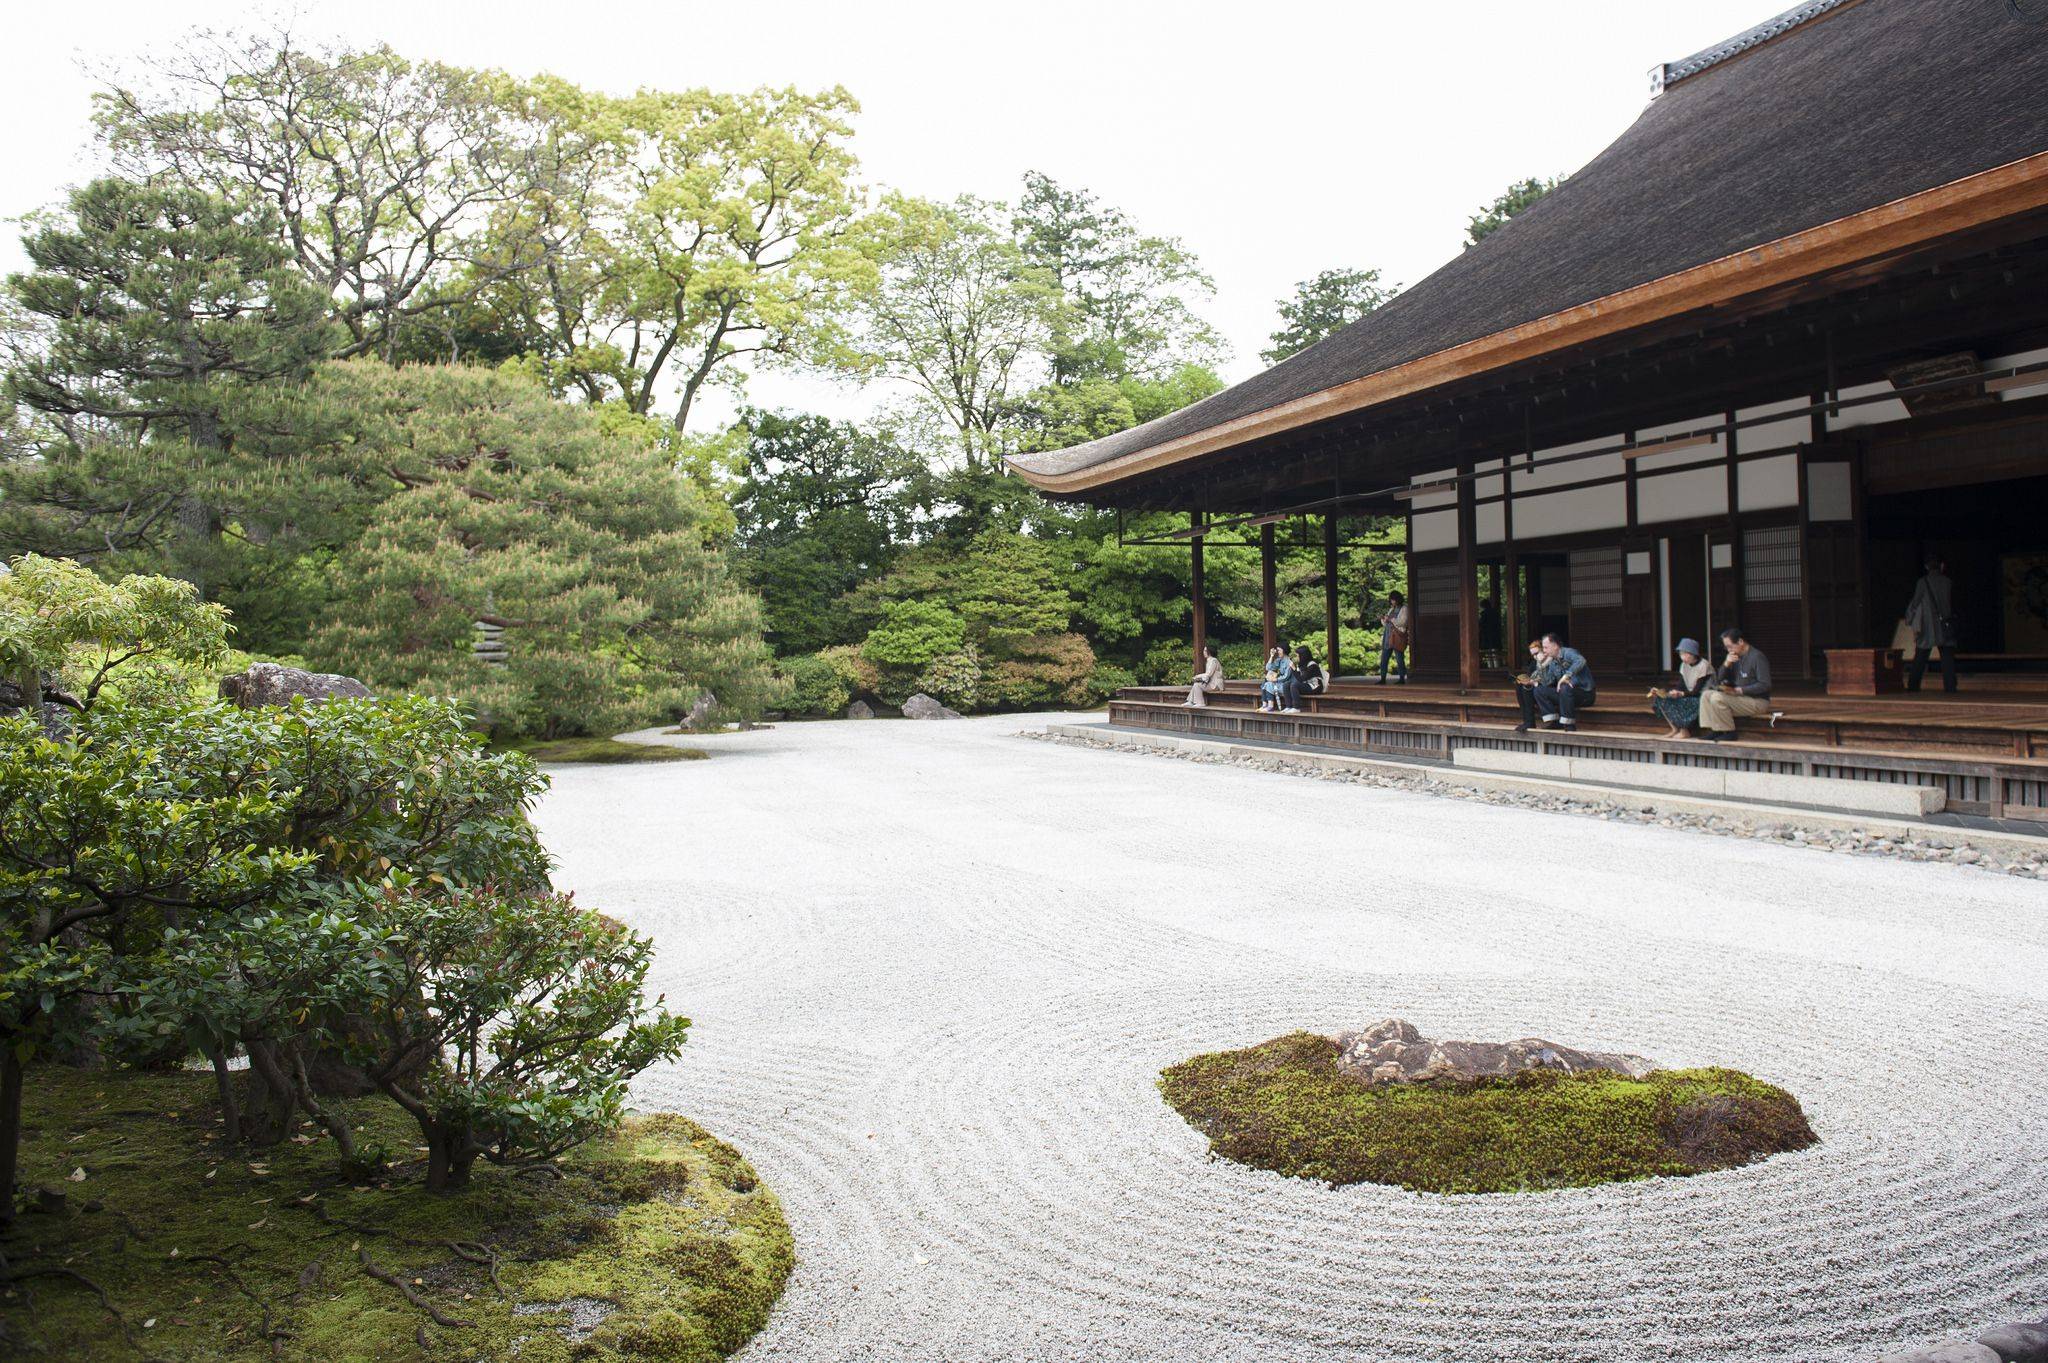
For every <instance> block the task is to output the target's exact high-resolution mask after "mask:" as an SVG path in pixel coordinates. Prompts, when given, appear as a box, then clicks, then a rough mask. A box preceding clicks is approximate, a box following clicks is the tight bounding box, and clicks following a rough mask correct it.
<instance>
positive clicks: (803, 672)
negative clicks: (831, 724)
mask: <svg viewBox="0 0 2048 1363" xmlns="http://www.w3.org/2000/svg"><path fill="white" fill-rule="evenodd" d="M777 666H779V667H781V669H782V673H783V675H784V676H786V677H788V678H789V685H790V694H789V712H790V713H791V714H794V715H836V714H838V713H839V712H840V711H841V710H844V709H845V708H846V707H847V704H848V702H850V701H852V699H853V688H852V687H851V686H849V685H848V684H847V682H846V679H845V678H844V677H843V676H841V675H840V671H839V669H838V668H837V667H834V666H833V665H832V661H831V660H830V659H828V658H825V657H823V656H821V655H819V654H816V653H807V654H803V655H801V656H798V657H795V658H784V659H782V660H781V661H780V662H779V663H778V664H777Z"/></svg>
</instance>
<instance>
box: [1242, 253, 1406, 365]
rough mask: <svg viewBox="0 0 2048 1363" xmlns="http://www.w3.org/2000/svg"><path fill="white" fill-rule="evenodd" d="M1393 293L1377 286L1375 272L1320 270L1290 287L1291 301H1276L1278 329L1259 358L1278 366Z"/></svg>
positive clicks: (1342, 327)
mask: <svg viewBox="0 0 2048 1363" xmlns="http://www.w3.org/2000/svg"><path fill="white" fill-rule="evenodd" d="M1396 292H1397V290H1396V289H1394V288H1390V287H1387V286H1386V285H1383V284H1381V283H1380V272H1379V271H1378V270H1341V269H1340V270H1324V271H1323V272H1322V273H1321V274H1318V275H1316V276H1315V277H1314V278H1312V279H1304V280H1302V281H1301V283H1299V284H1297V285H1295V286H1294V297H1292V298H1283V299H1281V300H1280V303H1279V305H1278V306H1279V308H1280V329H1279V330H1278V331H1276V332H1274V333H1273V334H1272V336H1271V337H1270V338H1269V339H1270V340H1271V341H1272V345H1271V346H1269V347H1268V348H1267V349H1265V350H1262V351H1260V352H1259V357H1260V358H1261V359H1263V360H1265V362H1266V363H1267V364H1278V363H1279V362H1280V361H1282V360H1284V359H1286V358H1287V357H1288V356H1289V355H1292V354H1295V353H1296V352H1298V351H1303V350H1306V349H1308V348H1309V347H1310V346H1312V345H1314V344H1315V343H1316V342H1317V341H1320V340H1322V339H1323V338H1324V337H1325V336H1329V335H1332V334H1334V333H1336V332H1339V331H1342V330H1343V329H1344V328H1345V327H1348V326H1350V325H1351V324H1352V323H1353V322H1356V321H1357V320H1358V319H1359V318H1361V317H1363V316H1365V315H1366V314H1367V313H1369V312H1371V311H1372V310H1373V309H1375V308H1377V307H1379V306H1380V305H1381V304H1383V303H1385V302H1386V301H1387V300H1388V299H1390V298H1392V297H1393V296H1394V294H1395V293H1396Z"/></svg>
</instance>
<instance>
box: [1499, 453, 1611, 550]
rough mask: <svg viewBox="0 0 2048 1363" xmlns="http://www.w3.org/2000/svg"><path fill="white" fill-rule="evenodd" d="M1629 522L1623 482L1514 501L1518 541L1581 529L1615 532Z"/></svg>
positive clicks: (1567, 533) (1573, 532)
mask: <svg viewBox="0 0 2048 1363" xmlns="http://www.w3.org/2000/svg"><path fill="white" fill-rule="evenodd" d="M1588 462H1592V461H1588ZM1627 519H1628V493H1627V490H1626V489H1624V488H1623V486H1622V485H1621V484H1620V483H1610V484H1608V485H1607V486H1605V487H1582V488H1576V489H1574V490H1572V491H1570V492H1553V493H1550V494H1548V495H1546V496H1541V497H1517V498H1515V538H1516V539H1518V540H1523V539H1531V540H1533V539H1541V538H1543V537H1544V536H1546V535H1571V534H1576V533H1578V532H1579V531H1582V530H1607V529H1613V528H1616V527H1619V526H1620V525H1621V524H1622V523H1623V522H1624V521H1626V520H1627Z"/></svg>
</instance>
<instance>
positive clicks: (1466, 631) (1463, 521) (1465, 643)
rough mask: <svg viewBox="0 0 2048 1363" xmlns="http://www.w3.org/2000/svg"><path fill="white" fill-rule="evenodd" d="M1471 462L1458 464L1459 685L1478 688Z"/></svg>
mask: <svg viewBox="0 0 2048 1363" xmlns="http://www.w3.org/2000/svg"><path fill="white" fill-rule="evenodd" d="M1471 472H1472V465H1471V464H1470V463H1469V462H1467V463H1463V464H1460V465H1459V466H1458V474H1459V477H1458V685H1459V686H1461V687H1463V688H1464V689H1465V690H1467V691H1477V690H1478V689H1479V563H1478V550H1479V514H1478V508H1477V506H1475V505H1474V503H1473V500H1472V499H1473V498H1474V497H1475V496H1477V495H1478V494H1477V490H1476V489H1475V488H1474V486H1473V482H1472V479H1471V478H1470V477H1469V476H1467V475H1469V474H1470V473H1471Z"/></svg>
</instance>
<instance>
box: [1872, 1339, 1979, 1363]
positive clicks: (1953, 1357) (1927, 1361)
mask: <svg viewBox="0 0 2048 1363" xmlns="http://www.w3.org/2000/svg"><path fill="white" fill-rule="evenodd" d="M1877 1363H2001V1360H2000V1359H1999V1357H1998V1355H1997V1353H1996V1352H1994V1351H1993V1350H1990V1349H1987V1348H1985V1347H1984V1346H1983V1345H1982V1344H1973V1343H1971V1342H1969V1341H1967V1340H1964V1341H1960V1342H1956V1343H1950V1344H1928V1345H1925V1346H1923V1347H1921V1348H1918V1349H1905V1350H1902V1351H1901V1352H1899V1353H1893V1354H1886V1355H1885V1356H1884V1357H1883V1358H1880V1359H1878V1360H1877Z"/></svg>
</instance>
